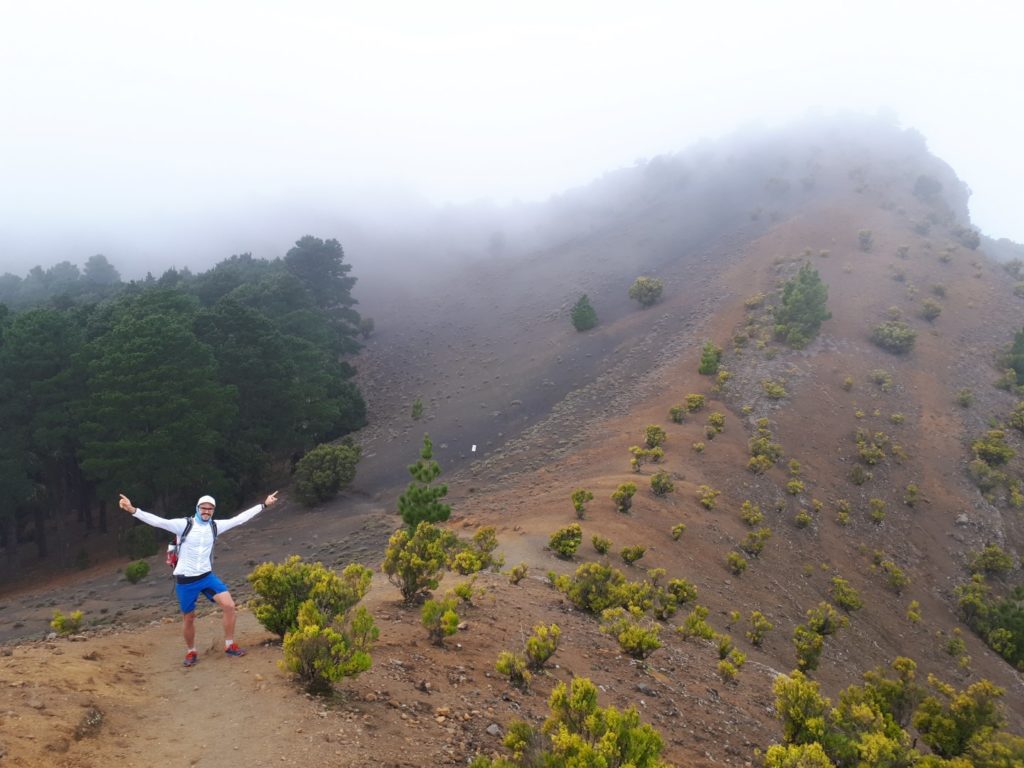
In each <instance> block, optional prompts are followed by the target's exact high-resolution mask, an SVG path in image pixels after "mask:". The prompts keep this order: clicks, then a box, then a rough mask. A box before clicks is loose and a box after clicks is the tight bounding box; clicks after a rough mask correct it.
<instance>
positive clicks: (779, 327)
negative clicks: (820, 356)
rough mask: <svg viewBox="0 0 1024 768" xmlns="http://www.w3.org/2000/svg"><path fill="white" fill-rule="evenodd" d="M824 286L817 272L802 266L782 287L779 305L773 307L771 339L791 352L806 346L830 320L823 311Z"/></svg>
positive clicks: (826, 294) (825, 302)
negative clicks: (774, 337)
mask: <svg viewBox="0 0 1024 768" xmlns="http://www.w3.org/2000/svg"><path fill="white" fill-rule="evenodd" d="M827 303H828V286H826V285H825V283H823V282H822V280H821V277H820V276H819V275H818V271H817V270H816V269H814V268H812V267H811V265H810V264H809V263H805V264H804V265H803V266H801V267H800V271H799V272H798V273H797V274H796V276H795V277H794V278H793V279H792V280H789V281H787V282H786V284H785V285H784V286H783V287H782V296H781V301H780V306H778V307H776V308H775V336H776V338H778V339H780V340H782V341H784V342H785V343H786V344H788V345H789V346H791V347H793V348H795V349H802V348H803V347H805V346H807V345H808V344H809V343H810V342H811V340H812V339H814V337H815V336H817V335H818V331H819V330H820V329H821V324H822V323H823V322H824V321H825V320H828V319H829V318H830V317H832V314H831V313H830V312H829V311H828V310H827V309H826V304H827Z"/></svg>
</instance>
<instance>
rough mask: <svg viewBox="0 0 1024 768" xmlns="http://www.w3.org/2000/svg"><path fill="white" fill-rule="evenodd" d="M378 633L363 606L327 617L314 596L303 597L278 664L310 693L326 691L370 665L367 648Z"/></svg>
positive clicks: (370, 646) (370, 647) (370, 660)
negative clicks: (312, 598) (320, 609)
mask: <svg viewBox="0 0 1024 768" xmlns="http://www.w3.org/2000/svg"><path fill="white" fill-rule="evenodd" d="M379 635H380V631H379V630H378V629H377V627H376V625H375V624H374V622H373V616H372V615H371V614H370V612H369V611H368V610H367V609H366V608H365V607H363V606H359V607H358V608H356V609H355V610H353V611H350V612H347V613H345V614H339V615H337V616H334V617H330V618H328V617H327V616H326V615H325V614H323V613H322V612H320V611H319V610H317V607H316V604H315V602H314V601H313V600H306V601H305V602H303V603H302V604H301V605H300V606H299V611H298V616H297V619H296V626H295V628H294V629H292V630H290V631H289V632H288V633H287V634H286V635H285V637H284V644H283V651H284V658H283V660H282V661H281V666H283V667H284V668H285V669H286V670H288V671H289V672H292V673H293V674H295V675H296V676H297V677H298V679H299V680H300V681H301V682H302V683H303V684H304V685H305V687H306V690H307V691H309V692H310V693H314V694H325V693H328V692H330V690H331V687H332V685H333V684H334V683H337V682H339V681H341V680H343V679H344V678H346V677H355V676H356V675H358V674H360V673H361V672H365V671H366V670H368V669H369V668H370V666H371V664H372V659H371V657H370V650H371V649H372V647H373V644H374V643H375V642H376V641H377V638H378V637H379Z"/></svg>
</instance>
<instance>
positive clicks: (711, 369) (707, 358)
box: [697, 341, 722, 376]
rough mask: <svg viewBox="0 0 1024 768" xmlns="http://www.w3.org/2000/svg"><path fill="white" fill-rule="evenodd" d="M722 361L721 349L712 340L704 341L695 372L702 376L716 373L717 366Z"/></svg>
mask: <svg viewBox="0 0 1024 768" xmlns="http://www.w3.org/2000/svg"><path fill="white" fill-rule="evenodd" d="M721 361H722V349H721V347H717V346H715V344H714V343H713V342H710V341H705V342H704V347H703V348H702V349H701V354H700V366H699V367H698V368H697V372H698V373H700V374H701V375H702V376H713V375H715V374H716V373H718V366H719V364H720V363H721Z"/></svg>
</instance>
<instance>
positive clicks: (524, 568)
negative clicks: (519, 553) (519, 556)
mask: <svg viewBox="0 0 1024 768" xmlns="http://www.w3.org/2000/svg"><path fill="white" fill-rule="evenodd" d="M529 569H530V566H528V565H527V564H526V563H519V565H514V566H512V569H511V570H510V571H509V572H508V581H509V584H518V583H519V582H520V581H522V580H523V579H525V578H526V574H527V572H528V571H529Z"/></svg>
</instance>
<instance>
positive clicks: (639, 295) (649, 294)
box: [629, 276, 665, 308]
mask: <svg viewBox="0 0 1024 768" xmlns="http://www.w3.org/2000/svg"><path fill="white" fill-rule="evenodd" d="M664 288H665V284H664V282H663V281H662V280H661V279H660V278H657V277H644V276H641V277H638V278H637V279H636V280H634V281H633V284H632V285H631V286H630V287H629V298H631V299H633V300H634V301H637V302H639V303H640V306H642V307H645V308H646V307H650V306H653V305H654V304H656V303H657V302H658V299H660V298H661V292H662V290H664Z"/></svg>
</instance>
